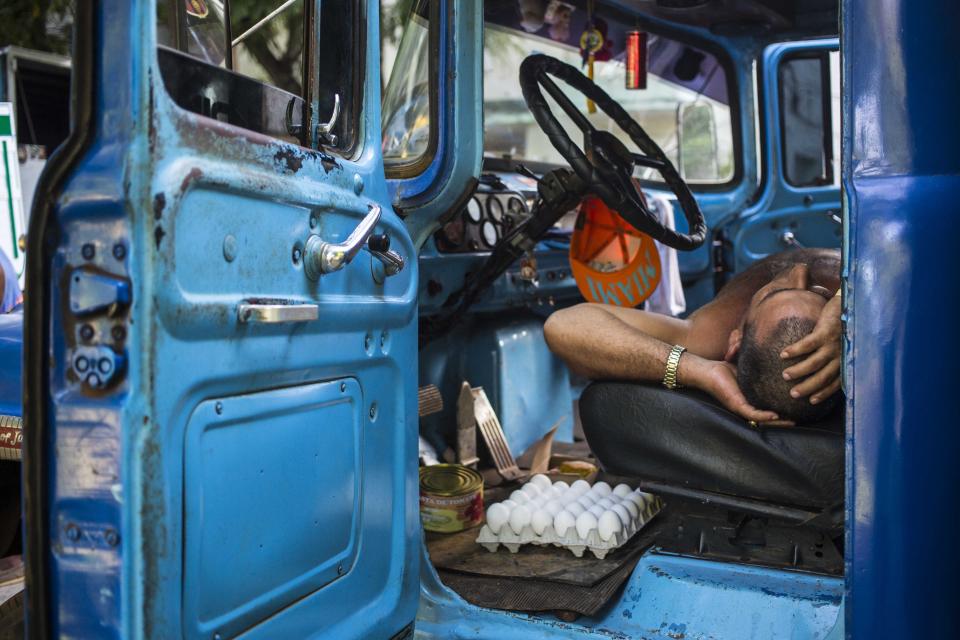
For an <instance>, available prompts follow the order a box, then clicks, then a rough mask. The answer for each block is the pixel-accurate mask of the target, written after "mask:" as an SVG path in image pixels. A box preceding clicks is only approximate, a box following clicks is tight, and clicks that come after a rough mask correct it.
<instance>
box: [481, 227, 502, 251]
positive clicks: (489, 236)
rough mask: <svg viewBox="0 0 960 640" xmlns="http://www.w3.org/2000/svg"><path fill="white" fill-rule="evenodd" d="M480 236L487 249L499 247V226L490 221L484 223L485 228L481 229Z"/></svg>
mask: <svg viewBox="0 0 960 640" xmlns="http://www.w3.org/2000/svg"><path fill="white" fill-rule="evenodd" d="M480 235H481V238H480V239H481V240H482V241H483V244H484V245H486V246H487V248H489V249H492V248H493V247H495V246H496V245H497V240H498V239H499V236H500V234H498V233H497V225H495V224H493V223H492V222H490V221H489V220H487V221H486V222H484V223H483V226H482V227H480Z"/></svg>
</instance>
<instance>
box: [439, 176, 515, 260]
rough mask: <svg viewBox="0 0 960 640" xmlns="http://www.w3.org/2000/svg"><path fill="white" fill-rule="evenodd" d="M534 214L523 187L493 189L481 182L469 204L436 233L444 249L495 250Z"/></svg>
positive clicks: (443, 250) (445, 251)
mask: <svg viewBox="0 0 960 640" xmlns="http://www.w3.org/2000/svg"><path fill="white" fill-rule="evenodd" d="M529 215H530V208H529V206H528V205H527V200H526V198H525V196H524V195H523V194H522V193H521V192H519V191H509V190H496V191H494V190H490V189H489V188H487V187H486V185H481V187H480V188H479V189H478V190H477V192H476V193H475V194H474V195H473V196H472V197H471V198H470V200H469V201H468V202H467V205H466V206H465V207H464V208H463V209H462V210H461V211H460V212H458V213H457V214H456V215H455V216H454V217H453V219H452V220H451V221H450V222H448V223H447V224H445V225H443V227H441V229H440V230H439V231H437V233H436V236H435V238H436V241H437V249H438V250H439V251H440V252H442V253H476V252H483V251H491V250H492V249H493V248H494V247H495V246H497V243H498V242H499V241H500V238H502V237H503V236H504V235H505V234H506V233H508V232H509V231H510V230H511V229H513V227H514V226H516V225H517V224H519V223H520V221H521V220H523V219H525V218H526V217H527V216H529Z"/></svg>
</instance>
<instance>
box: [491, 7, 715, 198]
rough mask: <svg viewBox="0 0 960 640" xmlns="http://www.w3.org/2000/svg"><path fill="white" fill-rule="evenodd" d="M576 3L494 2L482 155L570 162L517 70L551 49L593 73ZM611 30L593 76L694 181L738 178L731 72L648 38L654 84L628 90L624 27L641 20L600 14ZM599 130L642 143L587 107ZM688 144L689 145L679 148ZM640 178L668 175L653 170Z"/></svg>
mask: <svg viewBox="0 0 960 640" xmlns="http://www.w3.org/2000/svg"><path fill="white" fill-rule="evenodd" d="M576 4H578V3H572V2H559V1H558V0H551V1H550V2H546V1H544V2H539V1H534V0H488V1H487V3H486V8H485V18H486V29H485V35H484V99H483V102H484V156H485V157H488V158H507V159H510V160H515V161H525V162H542V163H549V164H556V165H566V164H567V162H566V160H564V159H563V157H562V156H561V155H560V154H559V153H558V152H557V151H556V149H554V148H553V145H552V144H551V143H550V141H549V140H548V139H547V137H546V135H544V133H543V132H542V131H541V130H540V127H539V126H538V125H537V123H536V122H535V121H534V119H533V116H532V115H531V113H530V111H529V110H528V109H527V106H526V104H525V103H524V100H523V95H522V94H521V92H520V84H519V81H518V76H517V74H518V70H519V68H520V63H521V62H522V61H523V59H524V58H525V57H527V56H528V55H531V54H533V53H543V54H547V55H550V56H553V57H555V58H558V59H560V60H562V61H564V62H566V63H568V64H571V65H574V66H575V67H577V68H579V69H583V70H584V71H585V72H586V68H585V65H584V64H583V60H582V57H581V53H580V49H579V42H580V36H581V34H582V33H583V32H584V30H585V28H586V27H587V25H588V19H587V14H586V11H585V10H583V9H582V8H579V7H577V6H575V5H576ZM594 24H595V25H596V26H597V28H598V29H599V30H600V31H601V32H602V33H603V35H604V43H603V47H602V48H601V50H600V51H598V52H597V54H596V56H595V57H596V62H595V64H594V82H596V83H597V84H598V85H599V86H600V87H601V88H602V89H604V91H606V92H607V93H608V94H610V96H611V97H612V98H613V99H614V100H616V101H617V102H619V103H620V104H621V105H622V106H623V108H624V109H626V111H627V112H628V113H629V114H630V115H631V116H632V117H633V118H634V119H635V120H636V121H637V122H638V123H640V126H642V127H643V128H644V129H645V130H646V132H647V133H648V134H649V135H650V137H651V138H653V140H654V141H655V142H656V143H657V144H658V145H659V146H660V147H661V148H662V149H663V150H664V152H665V153H666V154H667V157H669V158H670V159H671V161H673V163H674V165H675V166H677V168H678V170H680V173H681V175H682V176H683V177H684V178H685V179H687V180H688V181H690V182H691V183H693V184H701V185H709V184H723V183H726V182H729V181H730V180H731V179H732V178H733V175H734V144H733V125H732V115H731V110H730V100H729V95H728V83H727V76H726V73H725V72H724V69H723V67H722V66H721V65H720V63H719V61H718V60H717V58H716V57H715V56H714V55H713V54H711V53H709V52H707V51H703V50H700V49H697V48H695V47H692V46H690V45H687V44H685V43H682V42H679V41H677V40H672V39H670V38H667V37H665V36H662V35H657V34H653V33H650V34H648V37H647V70H648V75H647V83H646V89H627V88H626V81H625V80H626V65H625V64H624V58H625V46H624V43H625V41H626V34H627V32H628V31H630V30H633V29H634V27H633V26H631V25H628V24H627V23H626V22H625V21H624V22H620V21H618V20H616V19H614V17H611V16H603V15H600V16H595V17H594ZM557 84H558V85H559V86H560V87H561V88H562V89H563V90H564V91H565V93H567V95H569V96H570V97H571V99H572V100H573V102H574V104H576V105H582V107H583V111H584V113H585V114H587V106H586V99H585V98H583V96H582V95H581V94H579V93H578V92H577V91H576V90H574V89H572V88H571V87H569V86H568V85H566V84H565V83H563V82H557ZM547 99H548V101H549V102H550V104H551V106H552V108H553V113H554V115H555V116H557V119H558V120H559V121H560V123H561V124H562V125H564V126H565V127H566V129H567V131H568V132H570V134H571V138H572V139H573V140H574V142H577V143H581V142H582V140H581V138H580V134H579V132H578V130H577V129H576V127H575V126H574V125H573V123H572V122H571V121H570V119H569V118H567V117H566V116H565V115H564V114H563V113H562V111H560V109H559V107H557V106H556V104H555V103H554V102H553V100H552V99H550V98H549V96H548V98H547ZM587 115H588V118H589V119H590V121H591V123H593V125H594V126H595V127H597V128H598V129H603V130H607V131H610V132H612V133H614V134H615V135H616V136H617V137H619V138H620V139H621V140H623V141H624V142H625V143H626V144H627V145H628V146H630V147H634V145H633V143H632V142H630V140H629V139H628V138H627V136H626V134H625V133H623V131H621V130H620V128H619V127H617V126H616V125H615V124H614V123H613V122H612V121H611V119H610V118H609V117H608V116H607V115H606V114H604V113H602V112H601V111H599V110H597V112H596V113H592V114H587ZM681 145H682V150H683V152H682V153H680V150H681ZM639 171H640V172H639V173H638V175H637V177H639V178H641V179H644V180H649V181H662V179H661V177H660V175H659V174H658V173H656V172H655V171H654V170H652V169H642V170H639Z"/></svg>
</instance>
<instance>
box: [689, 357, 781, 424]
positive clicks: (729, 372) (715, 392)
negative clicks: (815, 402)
mask: <svg viewBox="0 0 960 640" xmlns="http://www.w3.org/2000/svg"><path fill="white" fill-rule="evenodd" d="M680 382H681V383H682V384H685V385H689V386H691V387H694V388H697V389H700V390H701V391H706V392H707V393H709V394H710V395H712V396H713V397H714V398H716V399H717V400H718V401H719V402H720V404H722V405H723V406H724V407H726V408H727V409H728V410H730V411H732V412H733V413H735V414H737V415H739V416H742V417H744V418H746V419H747V420H753V421H755V422H758V423H759V422H762V423H776V424H778V425H791V424H792V423H791V422H788V421H781V420H780V419H779V416H778V415H777V414H776V413H774V412H773V411H761V410H760V409H757V408H756V407H754V406H753V405H752V404H750V403H749V402H747V399H746V397H744V395H743V391H741V390H740V385H739V384H737V369H736V367H734V366H733V365H732V364H730V363H729V362H720V361H717V360H707V359H705V358H701V357H699V356H695V355H693V354H688V353H685V354H683V356H682V357H681V358H680Z"/></svg>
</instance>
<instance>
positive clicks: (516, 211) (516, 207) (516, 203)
mask: <svg viewBox="0 0 960 640" xmlns="http://www.w3.org/2000/svg"><path fill="white" fill-rule="evenodd" d="M525 210H526V207H524V206H523V201H522V200H521V199H520V198H518V197H516V196H511V197H510V199H509V200H507V211H509V212H510V213H512V214H513V215H514V216H519V215H523V213H524V212H525Z"/></svg>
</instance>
